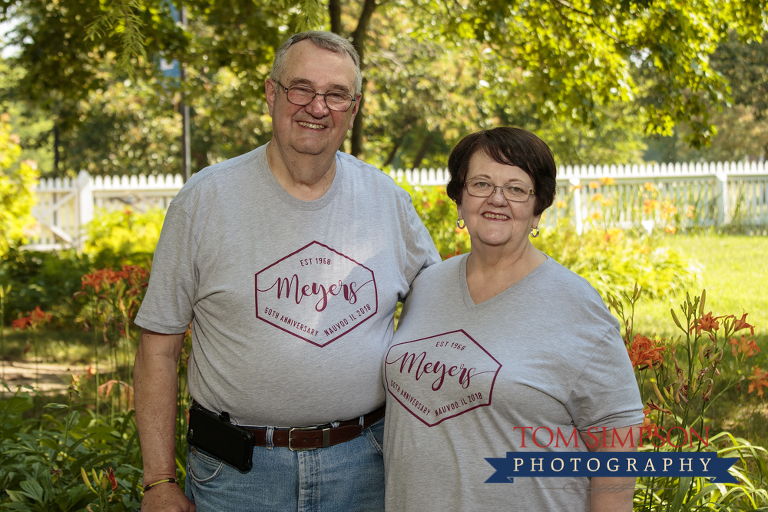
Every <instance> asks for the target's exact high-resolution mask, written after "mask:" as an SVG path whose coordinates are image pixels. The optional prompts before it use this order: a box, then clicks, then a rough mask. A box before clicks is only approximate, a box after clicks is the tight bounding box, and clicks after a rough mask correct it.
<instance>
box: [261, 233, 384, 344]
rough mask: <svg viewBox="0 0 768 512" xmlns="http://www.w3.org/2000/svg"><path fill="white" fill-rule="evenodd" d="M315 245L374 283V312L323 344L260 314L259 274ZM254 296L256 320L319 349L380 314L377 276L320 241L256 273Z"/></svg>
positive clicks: (309, 244)
mask: <svg viewBox="0 0 768 512" xmlns="http://www.w3.org/2000/svg"><path fill="white" fill-rule="evenodd" d="M313 245H315V246H319V247H322V248H324V249H326V250H328V251H330V252H332V253H333V254H336V255H338V256H339V257H341V258H343V259H344V260H346V261H349V262H351V263H353V264H354V265H355V266H357V267H360V268H362V269H365V271H366V272H367V273H368V274H369V275H370V277H371V281H372V282H373V302H374V306H373V310H372V311H371V312H370V313H369V314H367V315H366V316H365V318H362V319H361V320H360V321H359V322H357V323H355V324H354V325H352V326H351V327H350V328H349V329H345V330H342V331H341V332H339V333H338V334H337V335H336V336H334V337H332V338H331V339H329V340H327V341H325V342H323V343H318V342H317V341H314V340H312V339H309V338H308V337H306V336H302V335H301V334H299V333H297V332H294V331H292V330H290V329H287V328H286V327H284V326H283V325H280V324H279V323H276V322H275V321H273V319H271V318H270V317H268V316H265V315H261V314H260V313H259V286H258V284H259V274H263V273H264V272H266V271H268V270H269V269H271V268H272V267H275V266H276V265H279V264H280V263H281V262H283V261H285V260H287V259H289V258H291V257H294V256H296V255H298V254H300V253H301V252H302V251H305V250H306V249H308V248H310V247H311V246H313ZM297 286H299V285H298V284H297ZM304 286H306V285H304ZM254 296H255V297H254V299H255V308H256V318H258V319H259V320H261V321H263V322H266V323H268V324H270V325H272V326H273V327H276V328H278V329H280V330H281V331H284V332H286V333H288V334H291V335H293V336H296V337H297V338H299V339H302V340H304V341H306V342H308V343H311V344H313V345H315V346H317V347H321V348H322V347H325V346H327V345H328V344H330V343H332V342H334V341H336V340H337V339H339V338H341V337H343V336H345V335H347V334H348V333H350V332H352V331H353V330H355V329H357V328H358V327H360V326H361V325H362V324H364V323H365V322H367V321H368V320H370V319H371V318H373V317H374V316H375V315H376V313H377V312H378V310H379V292H378V287H377V285H376V276H375V275H374V273H373V271H372V270H371V269H370V268H368V267H367V266H365V265H363V264H362V263H359V262H357V261H355V260H354V259H352V258H350V257H349V256H346V255H345V254H342V253H340V252H339V251H337V250H335V249H332V248H331V247H329V246H327V245H325V244H323V243H320V242H318V241H312V242H310V243H308V244H307V245H305V246H303V247H301V248H299V249H297V250H296V251H294V252H292V253H290V254H288V255H286V256H283V257H282V258H280V259H279V260H277V261H275V262H274V263H272V264H270V265H268V266H266V267H264V268H263V269H261V270H259V271H258V272H256V274H255V275H254ZM305 327H306V326H305ZM310 330H314V329H311V328H310Z"/></svg>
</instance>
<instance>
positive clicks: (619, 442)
mask: <svg viewBox="0 0 768 512" xmlns="http://www.w3.org/2000/svg"><path fill="white" fill-rule="evenodd" d="M640 427H641V425H633V426H631V427H622V428H615V429H614V428H611V429H606V430H605V439H603V430H602V429H599V430H598V431H593V432H590V433H589V434H588V433H587V432H579V434H580V435H581V439H582V440H583V441H584V444H586V445H587V448H588V449H589V451H591V452H633V451H635V450H636V447H637V443H638V441H639V440H640V435H641V432H640ZM595 438H597V440H598V441H597V442H595ZM634 493H635V478H634V477H606V476H599V477H592V483H591V500H590V501H591V505H592V506H591V512H632V496H633V495H634Z"/></svg>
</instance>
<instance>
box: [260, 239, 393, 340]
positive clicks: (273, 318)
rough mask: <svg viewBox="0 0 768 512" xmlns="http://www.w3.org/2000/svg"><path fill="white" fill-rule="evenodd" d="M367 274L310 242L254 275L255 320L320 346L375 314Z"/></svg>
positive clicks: (370, 277) (373, 285)
mask: <svg viewBox="0 0 768 512" xmlns="http://www.w3.org/2000/svg"><path fill="white" fill-rule="evenodd" d="M378 307H379V302H378V296H377V294H376V280H375V279H374V277H373V272H372V271H371V270H370V269H369V268H367V267H365V266H364V265H361V264H359V263H358V262H356V261H355V260H353V259H352V258H349V257H347V256H344V255H343V254H341V253H339V252H336V251H334V250H333V249H331V248H330V247H328V246H327V245H323V244H321V243H319V242H312V243H310V244H308V245H306V246H304V247H302V248H301V249H299V250H298V251H296V252H293V253H291V254H289V255H288V256H285V257H284V258H282V259H280V260H278V261H276V262H275V263H273V264H272V265H269V266H268V267H266V268H264V269H263V270H261V271H259V272H258V273H257V274H256V317H257V318H259V319H260V320H263V321H265V322H267V323H268V324H271V325H273V326H275V327H277V328H278V329H281V330H283V331H285V332H287V333H289V334H293V335H294V336H296V337H298V338H301V339H303V340H305V341H308V342H310V343H312V344H313V345H317V346H318V347H324V346H326V345H328V344H329V343H331V342H332V341H334V340H337V339H339V338H340V337H342V336H344V335H345V334H347V333H348V332H350V331H351V330H352V329H354V328H356V327H358V326H359V325H361V324H362V323H363V322H365V321H366V320H368V319H370V318H371V317H373V315H375V314H376V311H378Z"/></svg>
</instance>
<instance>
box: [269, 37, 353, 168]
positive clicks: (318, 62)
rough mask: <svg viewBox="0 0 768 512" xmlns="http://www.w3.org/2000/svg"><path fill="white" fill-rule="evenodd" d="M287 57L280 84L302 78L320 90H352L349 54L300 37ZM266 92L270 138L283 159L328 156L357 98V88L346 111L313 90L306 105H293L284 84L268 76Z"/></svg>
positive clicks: (348, 121) (350, 118) (349, 122)
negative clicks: (320, 46)
mask: <svg viewBox="0 0 768 512" xmlns="http://www.w3.org/2000/svg"><path fill="white" fill-rule="evenodd" d="M286 62H287V66H286V69H285V73H284V74H283V76H281V77H279V80H280V83H282V84H283V85H284V86H285V87H291V86H292V85H297V84H301V85H305V86H308V87H311V88H313V89H314V90H315V91H317V92H318V93H321V94H323V93H327V92H328V91H345V92H347V93H349V94H350V95H352V96H355V90H354V87H355V78H356V73H355V63H354V62H353V61H352V58H351V57H349V56H348V55H342V54H338V53H334V52H332V51H329V50H324V49H322V48H318V47H317V46H315V45H314V44H313V43H312V42H311V41H300V42H298V43H296V44H294V45H293V46H291V48H290V49H289V50H288V54H287V55H286ZM266 94H267V104H268V105H269V115H270V116H272V131H273V140H274V142H276V143H277V146H278V150H279V151H280V153H281V154H282V156H283V158H284V160H289V159H291V158H295V157H298V156H317V157H326V158H330V156H331V155H333V154H334V153H335V152H336V151H337V150H338V149H339V147H340V146H341V143H342V142H344V137H345V136H346V133H347V130H348V129H351V128H352V122H353V121H354V118H355V114H356V113H357V108H358V104H359V102H360V95H359V94H358V95H357V96H356V99H357V101H355V102H354V104H353V105H352V107H351V108H350V109H349V110H347V111H346V112H337V111H334V110H330V109H329V108H328V107H327V106H326V104H325V100H324V98H323V97H321V96H315V99H314V100H312V102H311V103H310V104H309V105H305V106H299V105H294V104H292V103H290V102H289V101H288V99H287V97H286V92H285V89H283V88H282V87H280V86H279V85H278V84H277V83H274V82H273V81H272V80H267V83H266ZM286 163H287V162H286Z"/></svg>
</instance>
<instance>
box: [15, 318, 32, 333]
mask: <svg viewBox="0 0 768 512" xmlns="http://www.w3.org/2000/svg"><path fill="white" fill-rule="evenodd" d="M11 325H12V326H13V328H14V329H16V330H19V331H21V330H24V329H26V328H27V327H28V326H30V325H32V317H31V316H24V317H21V318H17V319H16V320H14V321H13V322H11Z"/></svg>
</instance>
